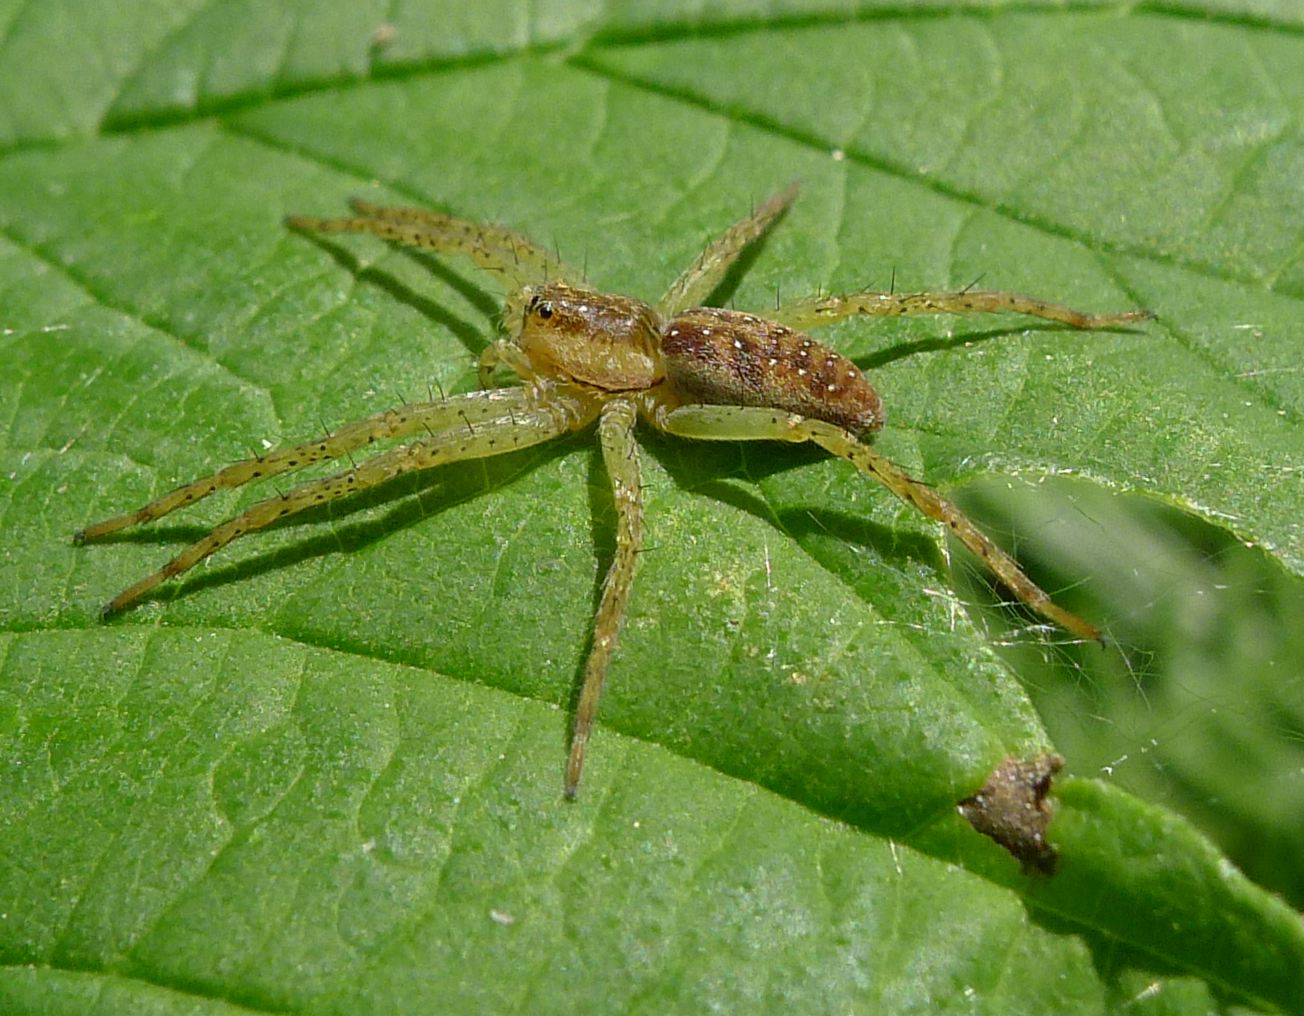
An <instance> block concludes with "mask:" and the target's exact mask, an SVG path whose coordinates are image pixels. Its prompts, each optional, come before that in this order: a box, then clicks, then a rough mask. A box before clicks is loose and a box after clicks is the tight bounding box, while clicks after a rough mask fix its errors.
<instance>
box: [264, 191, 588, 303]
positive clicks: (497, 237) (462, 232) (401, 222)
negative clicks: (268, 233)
mask: <svg viewBox="0 0 1304 1016" xmlns="http://www.w3.org/2000/svg"><path fill="white" fill-rule="evenodd" d="M350 204H351V205H352V206H353V209H354V210H355V211H356V212H358V213H359V214H358V215H357V216H351V217H346V218H338V219H315V218H311V217H308V216H304V215H290V216H287V217H286V219H285V224H286V225H287V226H289V227H290V228H291V229H303V230H309V231H311V232H316V233H372V234H374V235H375V236H379V237H381V238H382V239H385V240H390V241H392V242H394V243H398V244H402V245H403V246H405V247H416V248H419V249H421V250H429V251H437V252H438V253H441V254H462V255H464V256H466V257H468V258H470V259H471V260H472V261H474V262H475V263H476V265H478V266H479V267H480V268H483V269H485V270H486V271H490V272H498V273H499V274H501V275H502V276H503V277H504V278H505V279H506V281H507V284H508V288H510V289H516V288H518V287H520V286H523V285H527V284H529V283H539V282H546V281H557V280H565V279H569V278H573V277H575V276H574V273H573V272H572V271H571V270H570V269H569V268H567V267H566V266H565V265H564V264H562V262H561V261H560V260H559V259H558V258H557V257H555V256H554V255H553V254H551V253H549V252H548V251H547V250H545V249H544V248H542V247H540V246H538V245H537V244H535V243H532V242H531V241H530V240H528V239H526V238H525V237H524V236H522V235H521V234H520V233H517V232H514V231H513V230H510V229H507V228H505V227H503V226H494V225H490V224H488V223H481V222H472V221H470V220H469V219H459V218H457V217H455V216H452V215H444V214H443V213H441V212H432V211H427V210H425V209H421V208H384V207H381V206H379V205H373V204H372V203H371V202H369V201H363V200H362V199H361V198H354V199H353V200H352V201H351V202H350Z"/></svg>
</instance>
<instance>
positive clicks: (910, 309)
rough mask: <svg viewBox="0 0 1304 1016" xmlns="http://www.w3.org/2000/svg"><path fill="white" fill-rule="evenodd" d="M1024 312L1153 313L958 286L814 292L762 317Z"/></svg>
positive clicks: (784, 320) (795, 321) (1082, 317)
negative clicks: (1088, 308) (1083, 307)
mask: <svg viewBox="0 0 1304 1016" xmlns="http://www.w3.org/2000/svg"><path fill="white" fill-rule="evenodd" d="M1006 313H1008V314H1027V315H1029V316H1031V317H1038V318H1045V319H1046V320H1048V321H1059V322H1062V323H1063V324H1066V325H1072V326H1073V327H1074V328H1112V327H1115V326H1117V325H1130V324H1136V323H1137V322H1138V321H1146V320H1148V319H1149V318H1152V317H1154V316H1155V315H1154V312H1153V311H1148V310H1128V311H1123V312H1121V313H1118V314H1088V313H1085V312H1084V311H1080V310H1074V309H1073V308H1072V307H1065V306H1064V305H1063V304H1058V303H1047V302H1046V301H1045V300H1037V299H1034V298H1033V297H1031V296H1024V295H1022V294H1021V293H1002V292H996V291H992V290H984V289H962V290H959V291H957V292H953V293H875V292H869V291H866V292H864V293H850V294H848V295H846V296H812V297H808V298H806V299H804V300H793V301H791V302H789V303H785V304H783V305H782V306H781V307H779V308H778V309H776V310H775V311H773V312H771V313H767V314H766V315H765V316H766V317H768V318H770V319H771V320H773V321H778V322H779V323H780V324H785V325H787V326H788V327H789V328H795V329H797V330H798V331H806V330H807V329H810V328H815V327H817V326H819V325H826V324H830V323H831V322H834V321H838V320H841V319H842V318H844V317H851V316H852V315H853V314H866V315H869V316H871V317H902V316H904V315H907V314H1006Z"/></svg>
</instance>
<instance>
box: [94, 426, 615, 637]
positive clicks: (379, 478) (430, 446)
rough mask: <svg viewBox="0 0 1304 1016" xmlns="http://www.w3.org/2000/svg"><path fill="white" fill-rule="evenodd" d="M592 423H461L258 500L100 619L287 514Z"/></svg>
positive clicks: (110, 605) (126, 592)
mask: <svg viewBox="0 0 1304 1016" xmlns="http://www.w3.org/2000/svg"><path fill="white" fill-rule="evenodd" d="M576 408H577V407H576ZM591 419H592V414H591V413H590V414H588V418H587V419H581V418H580V417H578V416H577V415H576V414H575V413H573V412H570V411H568V410H567V408H566V407H565V406H561V405H557V406H554V407H552V408H540V407H537V406H526V407H523V408H521V409H513V410H512V411H511V412H510V413H509V414H506V415H503V416H500V417H498V418H496V419H490V420H484V421H482V422H480V423H478V424H476V425H474V426H463V425H461V424H459V425H458V426H455V427H452V428H450V429H449V430H446V431H444V432H442V433H437V434H435V435H433V436H431V437H429V438H425V439H423V440H421V441H415V442H413V443H412V444H407V445H403V446H401V447H398V448H393V449H391V450H389V451H387V452H382V453H381V454H379V455H376V456H374V457H373V458H370V459H367V460H366V461H365V462H363V463H361V464H360V465H356V466H354V467H353V468H351V469H347V470H345V471H344V472H341V473H337V474H335V475H334V476H328V477H325V478H323V479H320V480H313V481H310V482H308V483H303V484H300V485H299V486H297V487H294V488H293V489H291V490H289V491H288V492H286V493H285V494H281V495H279V496H277V497H270V498H268V499H267V500H265V501H259V502H258V503H257V504H255V505H253V506H252V507H250V508H248V509H247V510H245V511H243V512H241V513H240V514H239V515H237V516H236V517H235V518H233V519H230V520H229V521H227V522H223V523H222V524H221V525H219V526H217V527H216V528H215V529H213V531H212V532H210V533H209V534H208V535H207V536H205V537H204V538H203V539H201V540H198V541H197V542H195V543H193V544H191V545H190V546H189V547H187V548H186V549H185V550H183V551H182V552H181V553H180V554H178V555H177V556H176V557H174V558H173V559H172V560H171V561H169V562H168V563H167V564H165V565H164V566H163V567H162V568H160V569H159V570H158V571H156V572H154V573H153V574H152V575H148V576H146V577H145V578H143V579H141V580H140V581H139V582H137V583H136V584H135V585H134V586H131V587H130V588H129V589H125V590H123V591H122V592H121V593H119V594H118V595H117V596H115V597H114V598H113V599H112V600H110V601H109V602H108V604H106V605H105V607H104V609H103V611H102V614H103V615H105V616H107V615H109V614H113V613H116V612H118V611H120V610H123V609H125V608H127V607H130V606H131V605H132V604H134V603H136V602H137V601H138V600H140V598H141V597H143V596H144V595H145V594H146V593H148V592H149V591H150V590H151V589H153V588H154V587H155V586H157V585H158V584H159V583H161V582H165V581H166V580H168V579H170V578H175V577H176V576H178V575H181V574H182V573H183V572H186V571H189V570H190V569H191V568H193V567H194V566H195V565H197V564H198V563H199V562H200V561H202V560H204V558H206V557H208V556H209V555H210V554H214V553H216V552H217V551H219V550H221V549H222V548H223V547H225V546H226V545H227V544H228V543H230V542H231V541H232V540H235V539H237V538H239V537H241V536H245V535H247V534H249V533H252V532H255V531H257V530H259V529H262V528H264V527H265V526H269V525H271V524H272V523H273V522H277V521H279V520H280V519H283V518H286V517H287V516H289V515H294V514H296V513H297V512H302V511H306V510H307V509H309V508H315V507H316V506H317V505H320V504H325V503H326V502H328V501H334V500H336V499H337V498H342V497H349V496H351V495H353V494H356V493H358V492H360V491H364V490H366V489H368V488H369V487H374V486H376V485H377V484H379V483H384V482H385V481H386V480H390V479H393V478H394V477H396V476H400V475H402V474H403V473H409V472H413V471H415V470H419V469H430V468H432V467H434V466H441V465H444V464H446V463H450V462H460V461H463V460H465V459H480V458H487V457H489V456H492V455H500V454H503V453H505V452H510V451H515V450H516V449H518V448H528V447H529V446H530V445H536V444H541V443H543V442H544V441H551V440H552V439H553V438H556V437H560V436H561V435H562V434H564V433H566V432H567V431H568V430H571V429H577V428H579V427H581V426H583V425H584V424H585V423H587V422H588V421H589V420H591Z"/></svg>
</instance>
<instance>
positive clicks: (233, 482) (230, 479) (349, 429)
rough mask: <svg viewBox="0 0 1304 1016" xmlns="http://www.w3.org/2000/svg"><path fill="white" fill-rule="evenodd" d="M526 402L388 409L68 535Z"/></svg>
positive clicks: (509, 396)
mask: <svg viewBox="0 0 1304 1016" xmlns="http://www.w3.org/2000/svg"><path fill="white" fill-rule="evenodd" d="M525 404H526V396H525V392H524V391H523V389H520V388H496V389H494V390H493V391H486V392H473V393H471V394H469V395H459V396H455V397H454V398H451V399H441V400H440V401H438V402H418V403H413V404H412V405H407V406H401V407H399V408H397V409H387V410H385V412H383V413H377V414H376V415H375V416H369V417H367V418H366V419H365V420H355V421H354V422H353V423H349V424H346V425H345V426H343V427H340V428H339V429H338V430H335V431H332V432H331V433H329V434H327V435H326V436H325V437H321V438H317V439H316V440H314V441H306V442H304V443H303V444H297V445H292V446H289V447H284V448H277V449H275V450H274V451H270V452H268V453H267V454H266V455H256V456H254V457H253V458H251V459H244V460H243V461H241V462H236V463H233V464H232V465H229V466H227V467H225V468H224V469H219V470H218V471H217V472H216V473H213V474H212V475H210V476H204V477H200V478H199V479H198V480H194V481H192V482H191V483H187V484H185V485H183V486H181V487H178V488H176V490H173V491H170V492H168V493H167V494H164V495H163V496H162V497H159V498H156V499H155V500H153V501H151V502H150V503H149V504H147V505H145V506H144V507H143V508H137V509H136V510H135V511H130V512H126V513H124V514H122V515H115V516H114V517H113V518H111V519H105V520H104V521H102V522H96V523H95V524H94V525H90V526H87V527H86V528H85V529H79V530H78V531H77V532H76V533H74V534H73V542H74V543H78V544H80V543H84V542H86V541H87V540H97V539H99V538H100V537H102V536H107V535H108V534H110V533H116V532H117V531H118V530H119V529H126V528H127V527H128V526H137V525H141V524H142V523H145V522H153V521H154V520H155V519H161V518H162V517H163V516H164V515H168V514H170V513H172V512H174V511H176V510H177V509H178V508H184V507H186V505H191V504H195V503H197V502H199V501H202V500H203V499H204V498H206V497H208V496H209V495H210V494H214V493H216V492H217V491H219V490H229V489H231V488H233V487H243V486H244V485H245V484H246V483H252V482H253V481H254V480H261V479H265V478H267V477H269V476H279V475H280V474H281V473H288V472H291V471H293V470H296V469H303V468H305V467H306V466H311V465H314V464H316V463H318V462H328V461H330V460H331V459H337V458H339V457H340V456H342V455H347V454H349V452H352V451H354V450H355V449H358V448H362V447H365V446H366V445H369V444H372V443H373V442H376V441H381V440H384V439H386V438H398V437H407V436H409V435H411V434H416V433H419V432H421V431H438V430H446V429H448V428H450V427H454V426H458V425H463V424H464V425H465V426H467V427H471V428H474V427H476V426H478V425H479V424H480V423H482V422H484V421H486V420H492V419H494V418H497V417H501V416H502V415H503V414H504V413H507V412H514V411H515V410H516V409H518V408H521V407H523V406H525Z"/></svg>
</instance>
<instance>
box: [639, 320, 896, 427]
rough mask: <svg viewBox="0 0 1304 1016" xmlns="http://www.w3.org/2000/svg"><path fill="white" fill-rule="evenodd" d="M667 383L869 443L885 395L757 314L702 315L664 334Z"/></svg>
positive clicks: (698, 396)
mask: <svg viewBox="0 0 1304 1016" xmlns="http://www.w3.org/2000/svg"><path fill="white" fill-rule="evenodd" d="M661 354H662V357H663V358H664V362H665V370H666V379H667V381H668V382H669V383H670V385H671V386H672V387H673V388H674V389H675V391H676V392H677V393H678V394H679V395H680V396H681V397H683V398H685V399H686V400H690V401H694V402H704V403H709V404H711V405H728V406H768V407H773V408H775V409H782V410H784V411H786V412H789V413H798V414H800V415H801V416H805V417H809V418H810V419H813V420H823V421H825V422H826V423H832V424H835V425H836V426H839V427H842V428H844V429H846V430H849V431H851V432H852V433H853V434H855V435H857V436H860V435H868V434H872V433H873V432H874V431H877V430H878V429H879V428H880V427H882V426H883V403H882V400H881V399H880V398H879V397H878V392H876V391H875V390H874V387H873V385H871V384H870V383H869V381H868V380H867V379H866V378H865V375H864V374H862V373H861V372H860V368H858V367H857V366H856V365H855V364H854V363H852V362H851V361H850V360H848V359H847V358H846V357H845V356H842V355H840V354H839V353H836V352H834V351H833V350H832V349H830V348H829V347H828V346H825V345H824V344H822V343H820V342H816V341H815V340H814V339H812V338H811V337H810V336H809V335H806V334H804V333H803V332H798V331H794V330H793V329H791V328H788V327H787V326H786V325H781V324H778V323H776V322H774V321H767V320H765V319H764V318H761V317H757V316H756V315H755V314H745V313H743V312H741V311H735V310H724V309H721V308H718V307H695V308H693V309H692V310H688V311H685V312H684V313H683V314H680V315H679V316H678V317H676V318H674V319H673V320H672V321H670V322H669V323H668V324H666V326H665V327H664V329H663V330H662V333H661Z"/></svg>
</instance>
